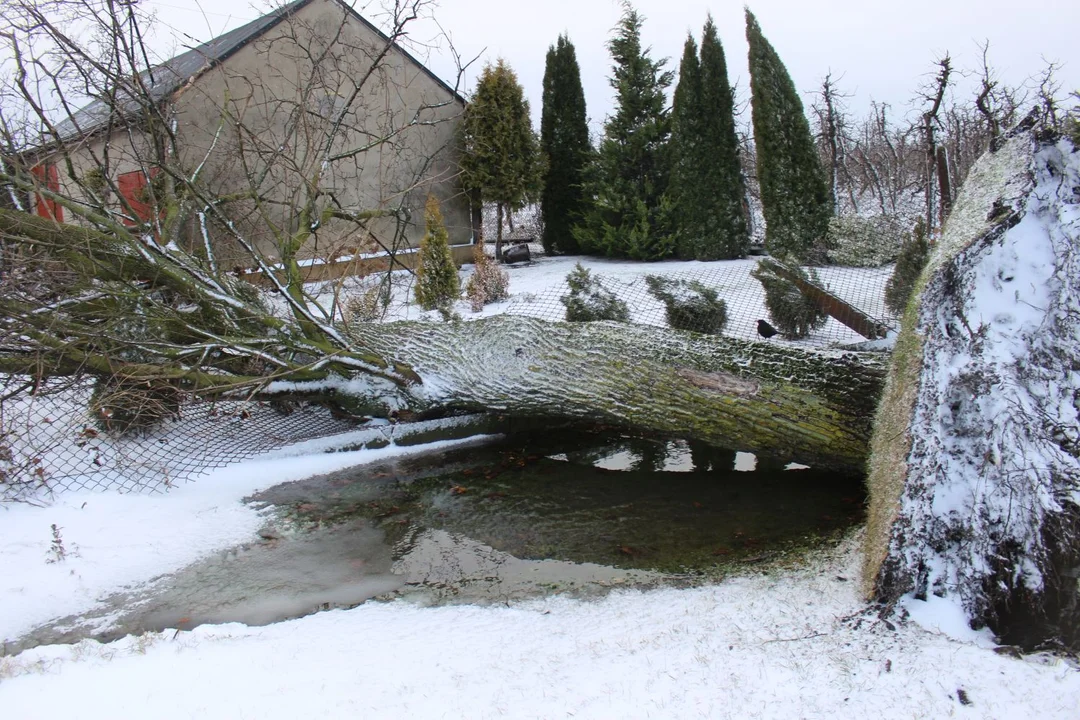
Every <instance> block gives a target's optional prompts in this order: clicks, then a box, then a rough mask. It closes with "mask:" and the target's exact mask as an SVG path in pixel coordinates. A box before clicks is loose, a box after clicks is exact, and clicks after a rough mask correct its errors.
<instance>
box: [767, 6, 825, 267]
mask: <svg viewBox="0 0 1080 720" xmlns="http://www.w3.org/2000/svg"><path fill="white" fill-rule="evenodd" d="M746 39H747V42H748V43H749V44H750V91H751V101H752V105H753V120H754V143H755V145H756V147H757V174H758V184H759V185H760V186H761V204H762V211H763V212H764V214H765V245H766V247H767V248H768V250H769V252H770V253H771V254H773V255H781V254H784V253H792V254H794V255H795V256H797V257H799V258H800V259H801V260H803V261H804V262H805V261H818V260H820V259H822V258H821V257H819V256H823V255H824V250H825V246H824V244H825V237H826V233H827V231H828V229H829V219H830V218H831V217H832V204H831V202H830V200H829V188H828V184H827V182H826V178H825V171H824V169H823V168H822V166H821V159H820V158H819V157H818V154H817V150H816V149H815V147H814V140H813V138H812V137H811V135H810V123H809V122H808V121H807V119H806V114H805V113H804V112H803V105H802V101H800V100H799V94H798V93H797V92H796V90H795V84H794V83H793V82H792V81H791V76H790V75H788V72H787V68H785V67H784V64H783V63H782V62H781V61H780V56H779V55H777V54H776V51H775V50H774V49H773V47H772V45H770V44H769V41H768V40H766V39H765V37H764V36H763V35H762V34H761V27H760V26H759V25H758V22H757V19H756V18H755V17H754V14H753V13H751V12H750V10H749V9H747V11H746Z"/></svg>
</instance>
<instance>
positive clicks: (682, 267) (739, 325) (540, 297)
mask: <svg viewBox="0 0 1080 720" xmlns="http://www.w3.org/2000/svg"><path fill="white" fill-rule="evenodd" d="M758 262H759V261H758V260H755V259H750V260H741V261H735V262H726V263H722V264H711V265H706V266H704V267H702V268H701V269H686V266H687V265H696V263H693V264H691V263H658V264H655V265H652V266H649V265H645V266H642V265H640V264H636V265H629V264H627V263H610V264H604V263H596V262H591V263H589V264H588V265H589V274H590V277H591V278H592V280H593V281H594V282H595V281H597V280H598V281H599V287H600V288H601V290H600V292H605V291H606V292H607V293H610V294H611V295H612V296H614V298H615V299H616V300H617V301H618V303H620V304H621V306H622V307H625V310H626V313H625V314H624V315H622V316H619V317H608V318H595V319H616V320H624V321H627V322H631V323H637V324H643V325H654V326H658V327H669V326H673V327H677V328H678V329H683V330H693V331H697V332H713V333H718V334H723V335H726V336H729V337H736V338H742V339H747V340H762V339H763V335H762V332H761V331H760V329H761V326H760V325H759V321H765V322H766V323H769V325H770V326H772V325H780V324H781V323H780V322H779V321H777V319H776V318H774V317H772V315H771V314H770V311H769V308H768V306H767V303H766V297H765V290H764V287H763V285H762V283H761V282H759V281H758V280H757V278H755V277H754V276H753V274H752V273H753V271H754V270H755V268H757V267H758ZM673 267H674V268H678V269H670V268H673ZM803 271H804V272H805V273H806V274H807V276H808V278H809V280H810V281H811V282H813V283H814V284H815V285H818V286H819V287H821V288H822V289H824V290H826V291H827V292H828V293H830V294H831V295H834V296H835V297H836V298H838V299H839V300H840V301H842V302H843V303H846V304H847V305H850V306H851V308H853V309H857V310H858V311H860V312H861V313H862V314H865V315H866V316H868V317H869V318H871V319H872V320H873V324H874V326H875V327H878V328H883V329H885V330H890V329H895V328H897V327H899V318H898V317H896V316H895V315H894V314H893V313H891V312H889V311H888V310H887V309H886V307H885V285H886V283H887V282H888V280H889V277H890V275H891V274H892V267H891V266H887V267H884V268H848V267H821V268H806V269H804V270H803ZM571 272H572V271H571ZM650 276H651V277H654V278H662V279H663V280H661V281H660V282H656V281H650V280H649V279H648V278H649V277H650ZM571 283H572V280H571V281H570V282H568V280H567V279H566V278H563V279H562V280H560V281H558V282H556V283H554V284H552V285H550V286H548V287H546V288H544V289H543V290H541V291H538V292H532V293H530V292H525V293H515V294H514V297H513V299H512V300H511V302H510V303H509V305H508V307H507V309H506V312H508V313H511V314H515V315H528V316H531V317H537V318H541V319H545V320H552V321H560V320H567V319H570V318H569V317H568V314H567V313H568V306H567V299H568V298H571V297H572V291H571ZM596 287H597V286H596V285H595V284H594V285H593V288H594V289H595V288H596ZM511 289H513V282H512V283H511ZM710 291H711V293H715V299H716V300H717V301H722V302H723V308H724V309H723V314H724V315H725V317H726V321H725V322H723V323H722V327H720V328H717V322H716V318H715V314H716V313H715V311H714V312H710V303H709V301H708V300H709V297H710V296H711V293H710ZM796 292H797V291H796ZM665 295H666V296H669V297H667V298H665ZM665 300H666V301H665ZM797 300H801V296H799V298H797ZM672 306H674V308H675V311H674V312H672V310H671V309H670V308H671V307H672ZM680 307H684V308H687V310H686V311H685V312H683V313H681V314H680V312H679V308H680ZM712 307H713V308H715V307H716V306H715V304H712ZM695 309H696V310H697V313H695ZM613 312H615V313H616V314H618V312H619V311H618V310H617V309H616V310H614V311H613ZM818 317H819V318H820V321H819V322H818V323H817V324H815V325H814V326H813V327H811V328H809V329H808V332H807V333H806V334H805V335H804V336H803V337H793V336H792V335H789V334H786V333H784V332H783V330H782V329H781V330H779V331H778V332H777V334H776V335H775V336H770V337H769V341H770V342H791V343H795V344H798V345H802V346H808V347H829V346H835V345H847V344H853V343H859V342H863V341H865V340H868V339H874V338H868V337H866V336H864V335H860V334H859V333H856V332H855V331H853V330H852V329H851V328H849V327H847V326H845V325H844V324H842V323H840V322H838V321H837V320H836V319H834V318H832V317H828V316H825V315H824V314H823V313H819V314H818ZM768 332H769V331H768V329H767V328H766V329H765V334H768Z"/></svg>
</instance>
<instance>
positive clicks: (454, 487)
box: [450, 485, 469, 495]
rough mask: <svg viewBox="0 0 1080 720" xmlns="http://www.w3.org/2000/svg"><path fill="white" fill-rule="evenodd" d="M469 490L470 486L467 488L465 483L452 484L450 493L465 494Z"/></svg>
mask: <svg viewBox="0 0 1080 720" xmlns="http://www.w3.org/2000/svg"><path fill="white" fill-rule="evenodd" d="M467 492H469V488H467V487H465V486H463V485H451V486H450V493H451V494H453V495H464V494H465V493H467Z"/></svg>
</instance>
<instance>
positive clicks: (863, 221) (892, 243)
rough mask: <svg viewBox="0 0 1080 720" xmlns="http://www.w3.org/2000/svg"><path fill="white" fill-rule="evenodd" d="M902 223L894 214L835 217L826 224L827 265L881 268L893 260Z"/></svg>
mask: <svg viewBox="0 0 1080 720" xmlns="http://www.w3.org/2000/svg"><path fill="white" fill-rule="evenodd" d="M904 228H905V223H904V221H903V219H901V218H900V217H898V216H896V215H873V216H871V217H862V216H861V215H839V216H837V217H834V218H833V219H832V220H831V221H830V222H829V238H828V242H827V243H826V244H827V245H828V246H829V248H831V249H830V250H829V253H828V257H829V262H830V263H831V264H833V265H843V266H845V267H881V266H882V265H888V264H889V263H891V262H893V261H895V260H896V257H897V256H898V255H899V254H900V247H901V245H903V242H904Z"/></svg>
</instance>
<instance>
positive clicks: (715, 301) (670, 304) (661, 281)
mask: <svg viewBox="0 0 1080 720" xmlns="http://www.w3.org/2000/svg"><path fill="white" fill-rule="evenodd" d="M645 284H646V285H647V286H648V288H649V294H650V295H652V296H653V297H654V298H656V299H657V300H659V301H660V302H662V303H664V309H665V314H666V315H667V321H668V325H670V326H671V327H673V328H674V329H676V330H692V331H694V332H699V333H706V334H708V335H719V334H720V333H722V332H723V331H724V326H725V325H727V320H728V317H727V303H725V302H724V301H723V300H721V299H720V298H719V297H718V295H717V292H716V290H715V289H714V288H711V287H706V286H705V285H702V284H701V283H699V282H697V281H696V280H689V281H687V280H672V279H671V278H666V277H661V276H659V275H646V276H645Z"/></svg>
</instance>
